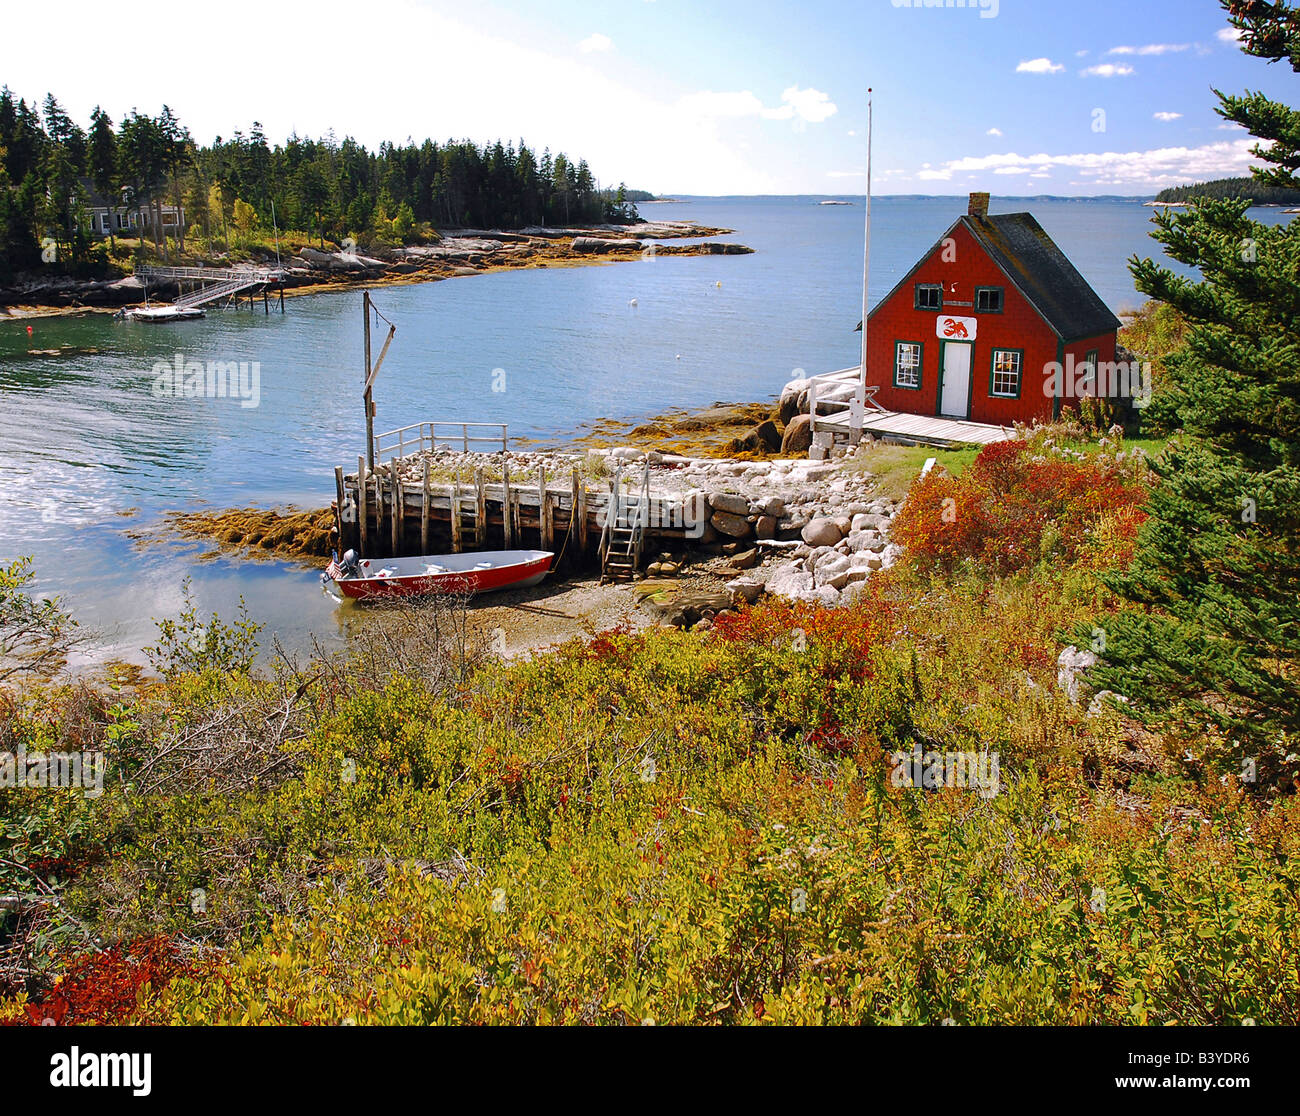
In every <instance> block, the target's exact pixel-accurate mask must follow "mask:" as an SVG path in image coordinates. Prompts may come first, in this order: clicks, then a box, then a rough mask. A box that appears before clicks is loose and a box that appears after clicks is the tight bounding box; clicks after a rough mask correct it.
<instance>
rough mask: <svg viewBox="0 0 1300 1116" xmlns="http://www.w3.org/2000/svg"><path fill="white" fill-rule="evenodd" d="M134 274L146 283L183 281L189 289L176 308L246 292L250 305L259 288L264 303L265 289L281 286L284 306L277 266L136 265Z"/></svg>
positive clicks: (281, 276) (179, 285)
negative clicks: (254, 293)
mask: <svg viewBox="0 0 1300 1116" xmlns="http://www.w3.org/2000/svg"><path fill="white" fill-rule="evenodd" d="M135 274H136V276H137V277H138V278H139V279H141V280H142V281H143V282H144V284H145V290H146V291H147V290H148V289H149V284H150V283H175V284H176V285H177V288H178V289H180V290H182V291H183V290H184V289H185V286H186V284H189V285H190V286H191V287H192V289H191V291H190V292H189V294H182V295H180V297H178V298H177V299H176V300H175V301H174V302H172V305H173V306H175V307H178V308H184V307H195V306H204V305H206V304H207V303H210V302H219V301H221V300H222V299H235V300H237V299H238V298H239V296H240V295H242V294H245V293H247V294H248V301H249V305H250V306H251V305H252V302H253V292H255V291H261V292H262V301H263V303H266V301H267V299H266V296H267V292H268V291H269V290H270V289H271V288H272V287H277V286H278V287H279V288H280V308H281V309H282V310H283V309H284V276H285V273H284V271H283V270H282V269H280V268H273V267H137V268H136V269H135Z"/></svg>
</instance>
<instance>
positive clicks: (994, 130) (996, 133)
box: [984, 128, 1002, 136]
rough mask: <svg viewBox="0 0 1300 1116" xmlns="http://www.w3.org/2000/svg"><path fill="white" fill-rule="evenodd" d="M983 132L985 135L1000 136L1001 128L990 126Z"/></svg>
mask: <svg viewBox="0 0 1300 1116" xmlns="http://www.w3.org/2000/svg"><path fill="white" fill-rule="evenodd" d="M984 134H985V135H986V136H1000V135H1001V134H1002V129H1001V128H990V129H989V130H988V131H987V132H985V133H984Z"/></svg>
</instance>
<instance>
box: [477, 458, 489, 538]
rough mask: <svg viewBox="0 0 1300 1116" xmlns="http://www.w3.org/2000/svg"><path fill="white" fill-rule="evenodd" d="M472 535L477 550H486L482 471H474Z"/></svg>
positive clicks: (484, 499)
mask: <svg viewBox="0 0 1300 1116" xmlns="http://www.w3.org/2000/svg"><path fill="white" fill-rule="evenodd" d="M474 533H475V535H477V538H476V540H475V545H476V546H477V547H478V548H479V550H486V549H487V544H488V541H487V489H486V488H485V487H484V485H483V469H482V467H479V468H477V469H475V470H474Z"/></svg>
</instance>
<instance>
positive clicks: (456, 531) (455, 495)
mask: <svg viewBox="0 0 1300 1116" xmlns="http://www.w3.org/2000/svg"><path fill="white" fill-rule="evenodd" d="M451 549H452V553H453V554H459V553H460V470H459V469H457V470H456V481H455V483H454V484H453V485H452V486H451Z"/></svg>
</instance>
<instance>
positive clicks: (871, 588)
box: [713, 573, 898, 682]
mask: <svg viewBox="0 0 1300 1116" xmlns="http://www.w3.org/2000/svg"><path fill="white" fill-rule="evenodd" d="M888 583H889V577H888V574H885V573H880V574H876V575H875V576H874V577H873V578H872V579H871V580H870V581H869V582H868V583H867V587H866V588H865V589H864V590H863V593H862V595H861V597H859V598H858V603H857V605H856V606H855V607H854V608H820V607H818V606H816V605H813V604H810V603H807V602H804V601H785V600H768V601H766V602H765V603H764V604H763V606H762V607H761V608H747V609H742V610H741V611H740V612H725V613H720V614H719V615H718V617H717V619H716V620H714V622H713V631H714V634H715V635H716V636H717V637H718V638H719V639H722V640H725V641H726V642H728V643H741V644H748V645H751V646H764V647H782V646H789V644H790V643H791V641H792V639H793V638H794V637H795V633H797V632H802V633H803V638H804V641H805V643H806V645H807V647H808V648H809V649H811V650H813V651H814V652H815V654H814V656H813V657H812V659H811V660H810V661H811V662H813V663H814V664H815V668H814V669H816V670H818V671H819V672H820V673H821V674H822V675H824V676H826V677H829V678H835V677H842V676H846V675H847V676H848V677H850V678H852V679H853V680H854V681H855V682H864V681H866V680H867V678H868V677H869V674H870V656H869V654H868V653H869V652H870V651H871V649H872V648H874V647H879V646H881V645H882V644H883V643H885V642H887V641H888V636H889V634H890V632H891V631H892V629H893V628H894V627H895V626H896V624H897V619H898V605H897V604H896V603H895V602H894V601H893V600H891V599H890V595H889V591H888V590H889V584H888Z"/></svg>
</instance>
